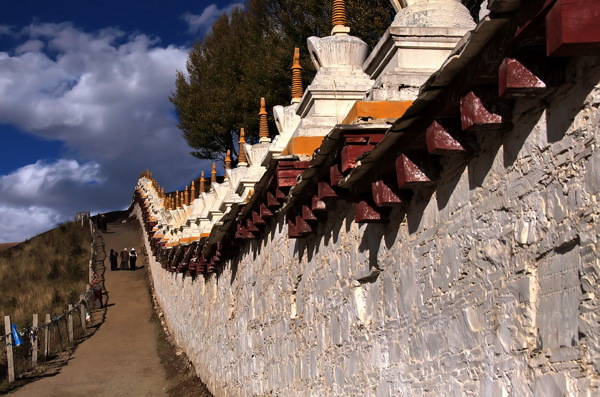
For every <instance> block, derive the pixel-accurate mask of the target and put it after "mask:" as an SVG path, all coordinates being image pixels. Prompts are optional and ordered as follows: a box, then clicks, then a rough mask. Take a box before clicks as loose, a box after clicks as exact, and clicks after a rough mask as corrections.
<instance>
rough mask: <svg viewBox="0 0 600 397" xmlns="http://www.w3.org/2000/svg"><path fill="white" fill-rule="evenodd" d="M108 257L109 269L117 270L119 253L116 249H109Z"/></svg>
mask: <svg viewBox="0 0 600 397" xmlns="http://www.w3.org/2000/svg"><path fill="white" fill-rule="evenodd" d="M109 257H110V270H118V269H117V266H118V263H117V262H118V261H119V254H117V251H115V250H114V249H111V250H110V256H109Z"/></svg>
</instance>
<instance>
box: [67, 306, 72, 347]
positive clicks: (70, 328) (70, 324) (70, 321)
mask: <svg viewBox="0 0 600 397" xmlns="http://www.w3.org/2000/svg"><path fill="white" fill-rule="evenodd" d="M68 310H69V312H68V313H69V314H68V315H67V329H68V333H69V343H73V305H69V309H68Z"/></svg>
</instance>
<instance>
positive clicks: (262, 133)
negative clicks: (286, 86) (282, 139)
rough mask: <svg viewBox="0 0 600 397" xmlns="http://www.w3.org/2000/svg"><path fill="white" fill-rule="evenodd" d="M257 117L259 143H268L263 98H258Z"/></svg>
mask: <svg viewBox="0 0 600 397" xmlns="http://www.w3.org/2000/svg"><path fill="white" fill-rule="evenodd" d="M258 117H259V126H260V127H259V137H260V143H265V142H266V143H269V142H271V139H270V138H269V124H268V123H267V109H266V105H265V98H260V111H259V112H258Z"/></svg>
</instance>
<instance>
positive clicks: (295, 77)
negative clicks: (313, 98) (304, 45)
mask: <svg viewBox="0 0 600 397" xmlns="http://www.w3.org/2000/svg"><path fill="white" fill-rule="evenodd" d="M303 94H304V92H303V88H302V66H300V48H298V47H296V48H294V62H293V63H292V103H299V102H300V99H301V98H302V95H303Z"/></svg>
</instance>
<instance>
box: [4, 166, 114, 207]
mask: <svg viewBox="0 0 600 397" xmlns="http://www.w3.org/2000/svg"><path fill="white" fill-rule="evenodd" d="M104 181H105V178H104V177H102V176H101V175H100V165H99V164H98V163H95V162H88V163H85V164H79V162H77V161H76V160H66V159H60V160H58V161H56V162H55V163H45V162H43V161H41V160H40V161H38V162H36V163H35V164H30V165H26V166H25V167H22V168H20V169H18V170H16V171H15V172H13V173H12V174H9V175H5V176H2V177H0V192H2V197H5V200H6V198H14V199H16V200H17V202H21V203H22V202H24V201H36V200H37V199H39V198H42V199H45V198H46V197H44V195H46V194H48V193H49V192H51V191H52V190H53V189H55V187H56V186H58V185H64V184H65V183H72V184H75V185H89V184H97V183H103V182H104Z"/></svg>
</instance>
